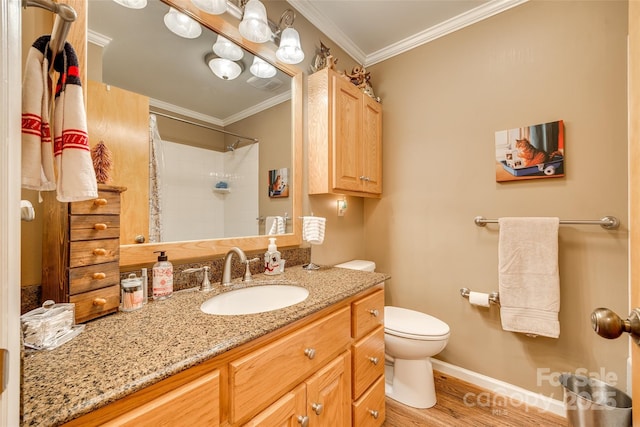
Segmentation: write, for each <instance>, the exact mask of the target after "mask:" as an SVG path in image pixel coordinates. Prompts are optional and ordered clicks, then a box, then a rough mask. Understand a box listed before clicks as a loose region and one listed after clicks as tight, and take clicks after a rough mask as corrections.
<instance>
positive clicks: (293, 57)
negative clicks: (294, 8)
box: [276, 27, 304, 64]
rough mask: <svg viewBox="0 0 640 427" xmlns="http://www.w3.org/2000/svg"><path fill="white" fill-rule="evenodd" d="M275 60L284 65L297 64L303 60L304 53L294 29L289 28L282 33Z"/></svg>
mask: <svg viewBox="0 0 640 427" xmlns="http://www.w3.org/2000/svg"><path fill="white" fill-rule="evenodd" d="M276 58H278V60H279V61H282V62H284V63H285V64H299V63H300V62H302V60H303V59H304V52H303V51H302V48H301V47H300V35H299V34H298V32H297V31H296V30H295V29H293V28H291V27H289V28H285V29H284V31H282V35H281V36H280V47H279V48H278V50H277V51H276Z"/></svg>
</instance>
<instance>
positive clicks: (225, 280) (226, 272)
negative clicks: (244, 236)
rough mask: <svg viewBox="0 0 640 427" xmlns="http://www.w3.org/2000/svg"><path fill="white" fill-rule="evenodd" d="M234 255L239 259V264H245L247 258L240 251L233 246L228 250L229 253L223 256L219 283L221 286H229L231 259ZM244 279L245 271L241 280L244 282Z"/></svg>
mask: <svg viewBox="0 0 640 427" xmlns="http://www.w3.org/2000/svg"><path fill="white" fill-rule="evenodd" d="M234 253H235V254H236V255H238V257H239V258H240V262H242V263H243V264H246V263H247V256H246V255H245V254H244V252H243V251H242V249H240V248H238V247H235V246H234V247H232V248H231V249H229V252H227V254H226V255H225V256H224V264H223V265H222V280H220V283H221V284H222V285H223V286H226V285H229V284H231V258H232V257H233V254H234ZM245 278H246V271H245V274H244V275H243V276H242V280H243V281H244V280H245Z"/></svg>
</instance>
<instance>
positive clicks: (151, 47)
mask: <svg viewBox="0 0 640 427" xmlns="http://www.w3.org/2000/svg"><path fill="white" fill-rule="evenodd" d="M169 11H170V7H169V6H168V5H167V4H165V3H163V2H161V1H159V0H148V2H147V6H146V7H144V8H142V9H130V8H126V7H123V6H121V5H119V4H117V3H116V2H115V1H111V0H109V1H107V0H103V1H91V2H89V3H88V29H89V34H88V39H89V43H90V45H89V55H88V61H89V66H88V72H89V79H90V80H95V81H99V82H102V83H105V84H107V85H112V86H114V87H116V88H121V89H124V90H126V91H129V92H134V93H137V94H141V95H144V96H146V97H148V98H149V105H150V111H151V112H152V113H156V116H155V124H156V125H157V126H156V128H155V129H154V127H153V126H151V130H152V132H151V133H150V135H152V141H153V142H152V143H151V144H150V148H151V153H152V156H151V157H152V158H155V159H157V162H156V163H155V164H154V166H155V169H154V168H151V169H150V171H151V176H154V174H157V175H158V179H157V180H155V181H154V182H155V184H157V191H156V190H155V187H154V186H153V185H151V186H150V187H149V188H150V189H151V190H150V198H151V199H152V200H154V195H157V196H159V197H157V200H156V204H153V203H152V204H151V206H152V213H154V212H153V206H159V207H160V210H159V213H158V215H157V216H154V218H153V219H154V221H150V222H151V224H160V226H159V227H154V226H152V227H151V229H148V228H147V229H145V228H146V226H145V225H142V226H140V227H139V228H140V229H139V230H134V231H133V232H132V236H133V235H136V236H138V235H139V236H142V237H143V238H144V241H145V242H176V241H188V240H206V239H219V238H229V237H233V238H235V237H243V236H256V235H261V234H268V233H269V232H282V231H284V232H292V221H291V218H292V216H293V194H292V192H293V191H295V190H297V189H295V188H292V189H291V191H287V190H289V188H288V187H289V186H290V183H289V182H288V179H289V177H290V174H291V171H292V167H293V150H292V123H291V118H292V103H291V87H292V83H291V81H292V79H291V77H290V76H289V75H287V74H285V73H283V72H282V71H280V70H278V69H277V68H275V67H273V66H271V65H270V64H261V66H262V68H263V69H264V68H267V71H266V72H264V74H260V73H259V72H258V71H257V68H258V67H259V66H258V65H256V61H258V60H259V58H258V60H256V57H254V55H252V54H251V53H249V52H248V51H246V50H244V49H240V48H239V47H238V46H236V45H234V44H231V45H230V46H227V51H235V52H234V53H233V55H237V56H233V55H232V54H231V53H227V51H225V50H221V49H220V48H219V47H220V44H218V48H216V52H214V49H213V46H214V44H216V43H217V42H218V43H220V42H223V40H222V39H219V37H218V34H216V33H215V32H213V31H210V30H209V29H207V28H206V27H204V26H202V25H197V27H198V28H199V29H200V31H201V32H200V34H199V35H197V36H194V37H193V38H184V37H180V36H178V35H176V34H175V33H173V32H172V31H170V30H169V29H168V28H167V26H166V25H165V20H166V19H170V18H169V17H166V16H167V14H168V13H169ZM238 52H239V53H238ZM223 56H227V58H231V59H226V58H223ZM240 56H241V57H240ZM239 57H240V58H239ZM219 62H220V63H222V64H221V67H220V68H215V67H216V65H214V64H217V63H219ZM210 64H211V65H210ZM212 67H214V68H212ZM234 73H236V74H237V73H239V74H238V75H237V76H235V75H234ZM153 122H154V121H153V120H151V125H153ZM212 128H213V129H220V130H223V131H225V132H226V133H220V132H216V131H214V130H212ZM154 130H155V132H154ZM256 140H257V141H258V142H256ZM105 144H106V145H107V147H109V140H108V137H107V139H106V140H105ZM144 163H145V162H142V163H141V164H138V165H137V167H139V168H141V170H142V169H144V168H147V164H144ZM117 166H118V165H116V167H117ZM135 175H136V174H135V173H129V174H128V176H129V177H135ZM129 179H133V178H129ZM145 179H146V178H145ZM113 184H114V185H121V186H125V187H128V186H129V185H130V183H129V182H113ZM276 187H278V188H276ZM127 196H129V195H127ZM136 203H141V204H145V203H148V200H146V198H145V199H144V200H139V201H136ZM141 208H142V207H141ZM145 208H146V206H145ZM135 210H136V209H135V208H131V207H129V208H128V209H127V210H123V212H122V215H123V217H122V219H121V222H123V223H128V222H127V221H129V220H130V218H127V215H132V211H135ZM285 214H286V215H287V216H288V217H289V218H290V220H289V221H287V220H286V219H285V220H284V224H283V225H284V228H282V226H281V227H278V226H277V225H278V224H277V225H276V226H275V227H274V226H273V218H277V217H284V216H285ZM267 218H268V222H267V221H265V219H267ZM132 236H129V237H128V238H127V239H123V241H122V243H123V244H133V243H134V241H133V237H132Z"/></svg>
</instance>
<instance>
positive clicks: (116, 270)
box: [69, 262, 120, 295]
mask: <svg viewBox="0 0 640 427" xmlns="http://www.w3.org/2000/svg"><path fill="white" fill-rule="evenodd" d="M119 282H120V266H119V265H118V263H117V262H109V263H106V264H96V265H88V266H86V267H76V268H71V269H69V294H70V295H75V294H79V293H81V292H87V291H92V290H94V289H100V288H106V287H107V286H111V285H117V284H118V283H119Z"/></svg>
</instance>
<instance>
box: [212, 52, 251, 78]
mask: <svg viewBox="0 0 640 427" xmlns="http://www.w3.org/2000/svg"><path fill="white" fill-rule="evenodd" d="M204 60H205V62H206V63H207V65H208V66H209V68H210V69H211V71H212V72H213V74H215V75H216V76H218V77H219V78H221V79H222V80H233V79H235V78H236V77H238V76H239V75H240V73H242V67H241V66H240V64H238V63H237V62H234V61H230V60H228V59H226V58H220V57H218V56H216V55H215V54H214V53H213V52H211V53H208V54H207V55H206V56H205V57H204Z"/></svg>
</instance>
